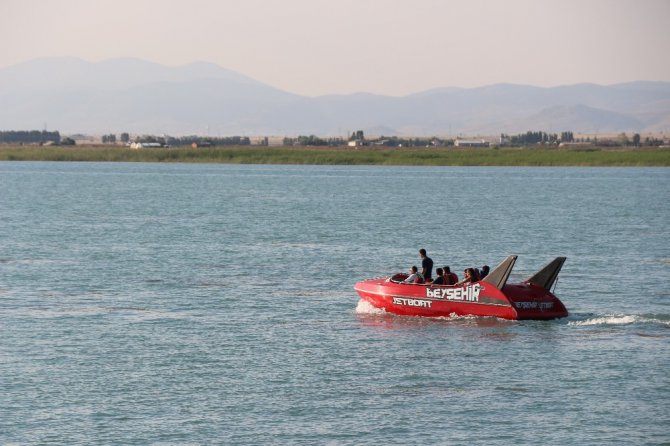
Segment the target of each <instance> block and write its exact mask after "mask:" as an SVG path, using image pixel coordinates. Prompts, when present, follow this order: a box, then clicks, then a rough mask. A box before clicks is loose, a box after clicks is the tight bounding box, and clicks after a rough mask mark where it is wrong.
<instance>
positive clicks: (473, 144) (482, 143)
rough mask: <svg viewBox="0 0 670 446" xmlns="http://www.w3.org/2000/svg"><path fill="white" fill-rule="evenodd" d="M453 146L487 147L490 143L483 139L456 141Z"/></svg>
mask: <svg viewBox="0 0 670 446" xmlns="http://www.w3.org/2000/svg"><path fill="white" fill-rule="evenodd" d="M454 145H455V146H456V147H489V146H490V145H491V143H489V142H488V141H484V140H483V139H457V140H456V141H454Z"/></svg>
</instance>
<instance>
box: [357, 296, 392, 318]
mask: <svg viewBox="0 0 670 446" xmlns="http://www.w3.org/2000/svg"><path fill="white" fill-rule="evenodd" d="M356 314H386V310H384V309H382V308H377V307H375V306H373V305H372V304H371V303H370V302H368V301H367V300H363V299H360V300H359V301H358V305H356Z"/></svg>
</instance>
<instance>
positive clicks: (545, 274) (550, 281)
mask: <svg viewBox="0 0 670 446" xmlns="http://www.w3.org/2000/svg"><path fill="white" fill-rule="evenodd" d="M565 259H566V257H556V258H555V259H554V260H552V261H551V262H549V263H548V264H547V265H546V266H545V267H544V268H542V269H541V270H539V271H538V272H536V273H535V274H534V275H532V276H531V277H529V278H528V279H526V282H529V283H532V284H534V285H537V286H541V287H542V288H544V289H545V290H547V291H550V290H551V287H552V286H554V283H555V282H556V279H557V278H558V273H559V272H560V271H561V268H563V263H565Z"/></svg>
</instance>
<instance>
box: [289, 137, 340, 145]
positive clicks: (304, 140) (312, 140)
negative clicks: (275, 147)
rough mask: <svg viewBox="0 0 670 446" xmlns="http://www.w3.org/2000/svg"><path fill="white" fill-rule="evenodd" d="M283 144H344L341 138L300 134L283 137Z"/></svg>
mask: <svg viewBox="0 0 670 446" xmlns="http://www.w3.org/2000/svg"><path fill="white" fill-rule="evenodd" d="M284 145H285V146H330V147H336V146H342V145H345V142H344V139H342V138H319V137H318V136H315V135H309V136H304V135H300V136H298V137H297V138H284Z"/></svg>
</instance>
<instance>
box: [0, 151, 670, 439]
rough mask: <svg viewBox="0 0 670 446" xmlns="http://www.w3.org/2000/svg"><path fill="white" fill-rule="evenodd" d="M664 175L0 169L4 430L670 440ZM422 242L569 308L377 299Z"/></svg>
mask: <svg viewBox="0 0 670 446" xmlns="http://www.w3.org/2000/svg"><path fill="white" fill-rule="evenodd" d="M668 197H670V171H669V170H668V169H663V168H660V169H642V168H641V169H637V168H621V169H619V168H472V167H471V168H452V167H445V168H416V167H412V168H407V167H316V166H304V167H303V166H227V165H173V164H112V163H110V164H98V163H19V162H12V163H0V444H12V443H15V444H21V445H23V444H67V445H77V444H132V445H147V444H337V445H339V444H345V445H359V444H380V445H381V444H421V445H424V444H454V445H469V444H485V445H489V444H533V445H545V444H557V445H585V444H589V445H597V444H603V445H605V444H607V445H609V444H635V445H637V444H663V443H665V444H668V443H669V442H670V342H669V341H670V307H669V303H670V292H669V291H668V290H669V285H670V283H669V282H670V280H669V279H670V274H669V271H670V244H669V234H670V232H669V224H668V222H669V221H670V200H668ZM421 247H423V248H426V249H427V251H428V254H429V256H431V257H432V258H433V259H434V260H435V262H436V264H437V265H444V264H448V265H450V266H451V267H452V269H453V270H455V271H456V272H458V273H459V275H462V271H463V269H464V268H465V267H468V266H481V265H483V264H484V263H487V264H489V265H491V266H494V265H495V264H497V263H498V262H499V261H501V260H502V259H503V258H504V257H505V256H507V255H509V254H517V255H519V260H518V262H517V266H516V267H515V271H514V273H513V277H512V279H523V278H525V277H527V276H528V275H530V274H531V273H532V272H534V271H535V270H536V269H538V268H540V267H541V266H543V265H544V264H545V263H547V262H548V261H550V260H551V259H552V258H554V257H555V256H558V255H565V256H567V257H568V260H567V262H566V264H565V267H564V269H563V272H562V274H561V276H560V277H559V281H558V284H557V286H556V289H555V292H556V294H557V295H558V296H559V297H560V298H561V299H562V301H563V302H564V303H565V304H566V306H567V307H568V309H569V311H570V313H571V315H570V317H568V318H566V319H562V320H558V321H549V322H540V321H525V322H515V321H503V320H497V319H492V318H455V319H441V320H428V319H421V318H407V317H394V316H391V315H388V314H378V313H377V312H375V311H374V310H373V309H371V308H369V307H368V306H366V305H364V304H363V303H362V302H359V299H358V296H357V295H356V293H355V292H354V290H353V288H352V287H353V284H354V283H355V282H356V281H357V280H360V279H363V278H368V277H374V276H379V275H383V274H389V273H393V272H398V271H405V270H406V269H407V268H408V267H409V266H410V265H412V264H418V263H419V261H420V260H419V257H418V253H417V251H418V249H419V248H421Z"/></svg>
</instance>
